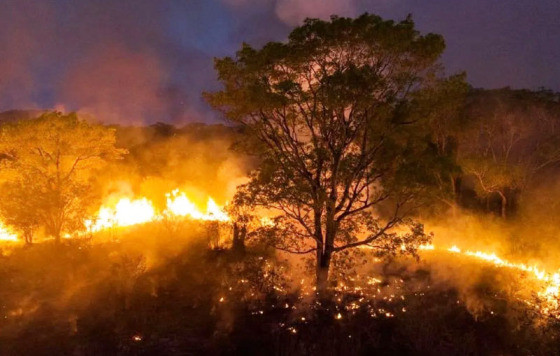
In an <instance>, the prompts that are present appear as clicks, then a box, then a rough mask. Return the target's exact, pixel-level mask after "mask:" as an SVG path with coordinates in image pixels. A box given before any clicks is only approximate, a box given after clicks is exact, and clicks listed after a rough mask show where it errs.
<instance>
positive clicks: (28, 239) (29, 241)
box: [23, 230, 33, 245]
mask: <svg viewBox="0 0 560 356" xmlns="http://www.w3.org/2000/svg"><path fill="white" fill-rule="evenodd" d="M23 238H24V239H25V244H26V245H31V244H33V232H31V231H28V230H27V231H24V232H23Z"/></svg>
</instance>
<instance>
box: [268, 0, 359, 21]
mask: <svg viewBox="0 0 560 356" xmlns="http://www.w3.org/2000/svg"><path fill="white" fill-rule="evenodd" d="M275 10H276V15H277V16H278V18H279V19H280V20H282V21H283V22H285V23H287V24H289V25H294V26H295V25H299V24H300V23H301V22H302V21H303V20H304V19H305V18H307V17H313V18H316V17H318V18H321V19H328V18H329V17H330V16H331V15H339V16H354V15H356V13H357V12H358V4H357V1H355V0H278V1H277V2H276V8H275Z"/></svg>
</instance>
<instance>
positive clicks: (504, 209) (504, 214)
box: [498, 192, 507, 219]
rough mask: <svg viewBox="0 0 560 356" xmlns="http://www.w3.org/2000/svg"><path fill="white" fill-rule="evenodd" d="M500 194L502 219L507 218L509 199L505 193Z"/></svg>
mask: <svg viewBox="0 0 560 356" xmlns="http://www.w3.org/2000/svg"><path fill="white" fill-rule="evenodd" d="M498 194H499V195H500V198H502V202H501V204H502V210H501V215H502V219H505V218H507V197H506V195H505V194H504V193H502V192H498Z"/></svg>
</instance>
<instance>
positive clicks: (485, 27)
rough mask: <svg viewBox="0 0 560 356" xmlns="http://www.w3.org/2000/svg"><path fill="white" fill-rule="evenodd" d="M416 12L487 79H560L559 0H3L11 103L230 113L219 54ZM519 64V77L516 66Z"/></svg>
mask: <svg viewBox="0 0 560 356" xmlns="http://www.w3.org/2000/svg"><path fill="white" fill-rule="evenodd" d="M365 11H368V12H373V13H379V14H380V15H381V16H383V17H386V18H394V19H396V20H400V19H403V18H404V17H406V16H407V14H409V13H411V14H412V15H413V18H414V19H415V21H416V23H417V25H418V28H419V29H420V30H421V31H423V32H436V33H441V34H442V35H443V36H444V37H445V39H446V41H447V45H448V49H447V51H446V54H445V56H444V64H445V65H446V67H447V69H448V71H450V72H455V71H458V70H466V71H467V73H468V75H469V81H470V83H471V84H473V85H474V86H477V87H487V88H492V87H503V86H508V85H509V86H512V87H526V88H532V89H534V88H538V87H541V86H544V87H548V88H551V89H553V90H558V89H560V86H559V84H558V83H559V82H560V70H559V69H558V66H557V65H556V64H557V60H558V58H559V57H560V45H559V43H560V41H559V39H560V29H559V27H558V26H557V22H556V19H557V17H558V15H559V14H560V5H559V4H558V2H556V1H552V0H544V1H540V2H538V3H536V2H532V1H528V0H522V1H516V2H515V3H511V2H509V1H497V0H492V1H474V2H472V1H471V2H468V3H465V2H460V1H441V0H431V1H427V2H422V5H419V4H418V3H416V2H413V1H409V0H403V1H395V2H393V1H384V0H383V1H371V0H351V1H339V0H328V1H316V0H313V1H309V0H306V1H303V0H264V1H257V0H212V1H202V0H195V1H188V2H181V1H169V2H165V3H163V2H160V1H153V0H139V1H130V0H125V1H118V2H115V1H93V0H86V1H79V2H75V1H67V0H66V1H65V0H56V1H49V2H37V1H29V0H21V1H16V0H8V1H3V2H2V3H1V4H0V110H1V111H4V110H11V109H44V108H59V109H64V110H67V111H72V110H80V111H82V112H86V113H88V114H91V115H94V116H95V117H97V118H98V119H99V120H101V121H103V122H112V123H121V124H149V123H154V122H157V121H163V122H169V123H188V122H196V121H198V122H200V121H202V122H218V121H220V120H221V117H220V115H219V114H217V113H215V112H213V111H212V110H210V109H209V107H208V106H207V105H206V104H205V103H204V101H203V100H202V99H201V95H200V93H201V92H202V91H205V90H215V89H216V88H217V82H216V79H215V73H214V70H213V68H212V58H213V57H221V56H225V55H232V54H233V53H234V52H235V50H236V49H238V48H239V46H240V43H241V42H242V41H246V42H248V43H250V44H252V45H256V46H260V45H262V44H264V43H266V42H267V41H271V40H283V39H285V38H286V36H287V34H288V33H289V31H290V28H292V27H293V26H296V25H297V24H299V23H301V21H302V20H303V19H304V18H306V17H320V18H328V17H329V16H330V15H331V14H338V15H342V16H355V15H358V14H360V13H362V12H365ZM514 73H515V75H513V74H514Z"/></svg>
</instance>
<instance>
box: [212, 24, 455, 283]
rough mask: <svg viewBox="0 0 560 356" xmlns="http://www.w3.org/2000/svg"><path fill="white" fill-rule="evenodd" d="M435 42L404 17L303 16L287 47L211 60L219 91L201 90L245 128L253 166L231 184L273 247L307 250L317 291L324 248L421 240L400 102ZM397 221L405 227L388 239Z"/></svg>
mask: <svg viewBox="0 0 560 356" xmlns="http://www.w3.org/2000/svg"><path fill="white" fill-rule="evenodd" d="M444 47H445V45H444V41H443V39H442V37H441V36H439V35H435V34H427V35H420V34H419V33H418V32H417V31H416V30H415V29H414V23H413V22H412V20H411V19H410V18H407V19H406V20H404V21H402V22H398V23H395V22H393V21H384V20H382V19H381V18H380V17H378V16H375V15H369V14H365V15H362V16H360V17H358V18H356V19H350V18H339V17H333V18H332V19H331V21H321V20H317V19H308V20H306V22H305V23H304V25H303V26H301V27H298V28H296V29H295V30H293V31H292V33H291V34H290V36H289V41H288V42H287V43H276V42H274V43H268V44H267V45H265V46H264V47H263V48H262V49H260V50H256V49H254V48H252V47H250V46H249V45H246V44H244V45H243V47H242V49H241V50H240V51H239V52H238V53H237V56H236V57H235V58H229V57H226V58H222V59H218V60H216V63H215V66H216V70H217V71H218V76H219V79H220V81H221V82H222V84H223V86H224V88H223V90H222V91H219V92H216V93H213V94H206V97H207V99H208V100H209V102H210V103H211V104H212V105H213V106H214V107H216V108H219V109H221V110H223V111H224V112H225V114H226V115H227V117H228V118H229V119H230V120H231V121H232V122H234V123H237V124H240V125H242V126H245V128H246V129H247V130H246V131H247V132H248V134H249V135H248V137H247V140H246V145H245V146H246V148H247V149H248V150H249V151H250V152H252V153H254V154H256V155H259V156H260V158H261V162H262V163H261V165H260V167H259V168H258V169H257V170H256V171H255V172H253V174H252V176H251V181H250V182H249V183H248V184H247V185H246V186H245V187H243V188H242V189H244V190H245V191H246V192H247V193H248V194H249V195H251V196H252V197H253V202H254V204H256V205H262V206H265V207H267V208H271V209H275V210H276V211H277V212H279V215H278V216H277V218H276V219H275V221H276V225H275V229H276V230H277V233H276V234H275V236H276V239H275V246H276V247H277V248H281V249H283V250H287V251H290V252H294V253H315V254H316V278H317V287H318V290H319V291H320V292H323V291H325V289H326V288H327V280H328V273H329V267H330V264H331V258H332V255H333V253H336V252H340V251H344V250H346V249H349V248H353V247H358V246H364V245H365V246H370V247H373V248H376V249H378V250H380V251H386V252H395V251H400V250H401V249H404V250H406V251H413V250H414V246H415V244H417V243H421V242H423V241H425V235H424V232H423V227H422V226H421V225H419V224H416V223H414V222H413V221H411V220H408V219H407V216H408V215H409V213H410V212H411V209H412V208H411V205H410V203H411V202H412V201H413V199H414V197H415V195H416V193H417V192H418V191H419V189H421V184H418V183H420V182H421V181H422V180H426V179H428V177H427V175H426V170H425V168H426V167H425V165H424V164H423V162H421V161H420V160H418V159H416V158H418V157H419V156H421V155H422V154H424V153H426V151H425V150H426V147H425V145H424V142H423V141H422V140H421V139H420V137H419V136H418V132H422V130H418V126H419V122H418V120H417V118H416V117H415V116H414V115H411V110H412V109H413V108H414V105H411V103H410V100H409V99H410V97H411V93H414V92H417V91H418V90H421V89H422V88H423V87H424V85H425V83H426V82H427V81H428V80H433V79H434V78H436V74H437V72H438V69H439V65H438V58H439V56H440V54H441V53H442V51H443V49H444ZM403 225H406V226H409V227H410V228H411V229H410V232H409V233H404V234H398V233H397V232H396V228H398V227H404V226H403ZM401 231H402V230H401ZM405 231H406V230H405Z"/></svg>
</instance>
